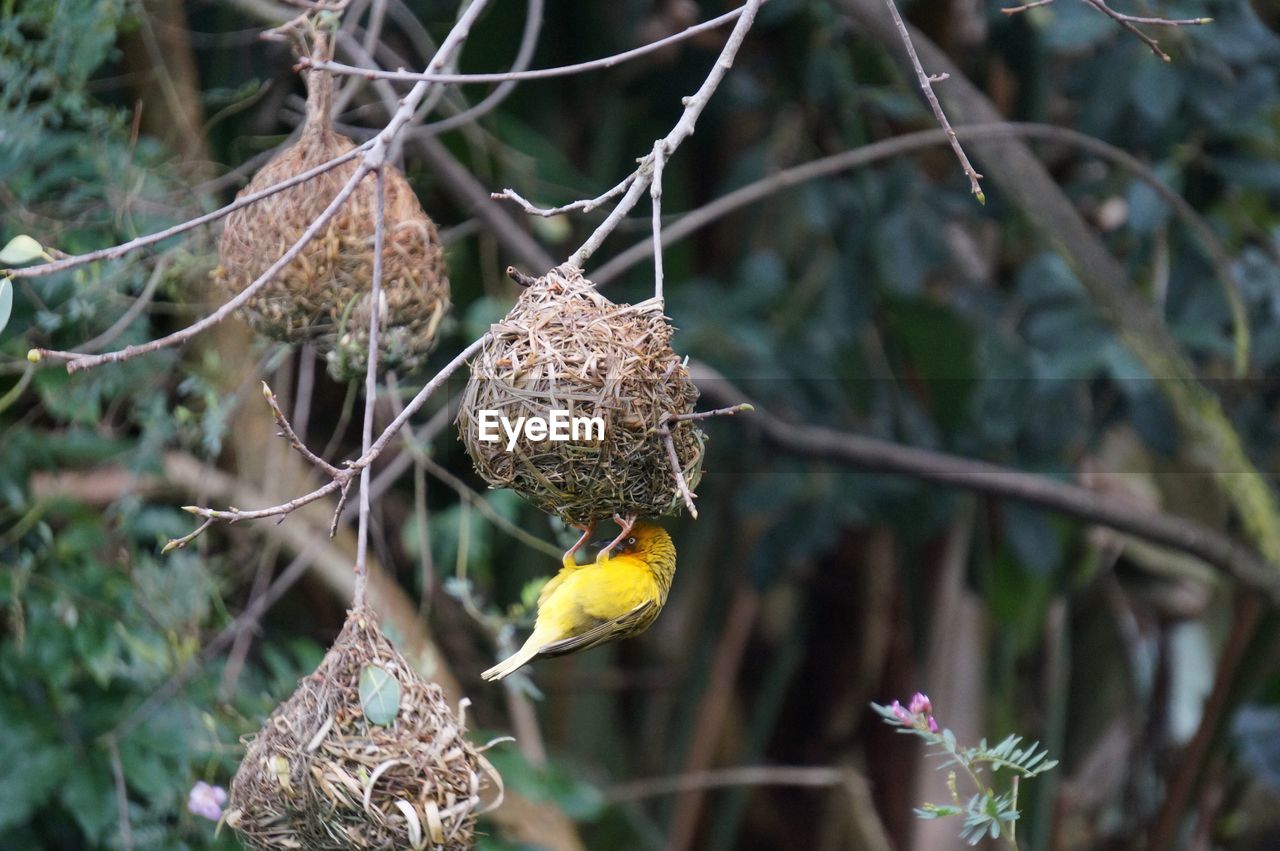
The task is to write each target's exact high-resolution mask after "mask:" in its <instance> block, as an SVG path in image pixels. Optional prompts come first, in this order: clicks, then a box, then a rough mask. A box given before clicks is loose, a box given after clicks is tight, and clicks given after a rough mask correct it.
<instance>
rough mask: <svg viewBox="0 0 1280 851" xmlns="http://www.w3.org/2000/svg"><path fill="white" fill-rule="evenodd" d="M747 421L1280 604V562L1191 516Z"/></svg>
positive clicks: (820, 431) (832, 456) (705, 383)
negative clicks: (1124, 541)
mask: <svg viewBox="0 0 1280 851" xmlns="http://www.w3.org/2000/svg"><path fill="white" fill-rule="evenodd" d="M689 366H690V373H691V374H692V376H693V378H694V380H695V381H696V382H697V384H698V388H699V390H701V391H702V393H703V395H704V396H707V397H708V398H711V399H716V400H718V401H729V400H736V399H742V398H745V397H744V395H743V393H742V391H740V390H739V389H737V388H736V387H734V386H733V385H732V384H731V383H730V382H729V380H728V379H726V378H724V377H723V376H722V375H720V374H719V373H717V372H716V371H715V370H713V369H711V368H710V367H708V366H706V365H705V364H701V363H697V362H690V365H689ZM750 422H752V423H754V424H756V425H757V427H758V428H759V429H760V433H761V435H762V436H763V437H764V439H765V440H766V441H768V442H769V443H771V444H773V445H774V446H777V447H778V448H780V449H783V450H785V451H787V452H790V453H792V454H794V455H798V456H800V457H804V458H814V459H817V460H820V461H827V462H829V463H837V464H844V465H848V466H851V467H854V468H856V469H858V470H865V471H867V472H874V473H889V474H893V475H900V476H907V477H910V478H913V479H918V480H920V481H925V482H932V483H934V484H941V485H948V486H951V487H959V488H964V489H966V490H971V491H976V492H978V493H985V494H988V495H990V496H996V497H1001V498H1005V499H1014V500H1017V501H1019V502H1025V503H1027V504H1029V505H1035V506H1039V507H1041V508H1047V509H1050V510H1053V511H1057V512H1060V513H1062V514H1066V515H1069V516H1071V517H1076V518H1079V519H1081V520H1085V521H1088V522H1090V523H1097V524H1099V525H1102V526H1107V527H1110V528H1112V529H1116V530H1118V531H1121V532H1127V533H1129V534H1131V535H1134V536H1136V537H1139V538H1142V539H1143V540H1146V541H1150V542H1151V543H1154V544H1160V545H1162V546H1166V547H1170V548H1172V549H1176V550H1179V551H1181V552H1185V553H1188V554H1190V555H1193V556H1196V557H1197V558H1199V559H1202V560H1203V561H1205V562H1207V563H1209V564H1210V565H1212V566H1214V567H1216V568H1218V569H1219V570H1220V571H1221V572H1223V573H1224V574H1226V575H1228V576H1231V577H1233V578H1234V579H1236V580H1238V581H1239V582H1241V583H1242V584H1244V585H1247V586H1248V587H1250V588H1252V589H1254V590H1256V591H1258V592H1259V593H1261V594H1264V595H1265V596H1266V597H1267V598H1268V599H1270V600H1271V601H1272V602H1276V603H1280V575H1277V573H1276V570H1275V566H1273V565H1271V564H1270V563H1268V562H1267V561H1265V560H1264V559H1263V558H1262V557H1260V556H1259V555H1258V554H1257V552H1255V551H1254V550H1252V549H1250V548H1249V547H1247V546H1246V545H1244V544H1242V543H1240V542H1238V541H1236V540H1234V539H1233V538H1231V537H1229V536H1227V535H1224V534H1222V533H1221V532H1218V531H1217V530H1215V529H1210V528H1209V527H1207V526H1203V525H1201V524H1199V523H1197V522H1196V521H1194V520H1190V519H1187V518H1182V517H1175V516H1173V515H1170V514H1163V513H1160V512H1155V511H1150V510H1147V509H1144V508H1139V507H1137V506H1135V505H1133V504H1132V503H1130V502H1128V501H1125V500H1122V499H1117V498H1115V497H1112V496H1109V495H1107V494H1103V493H1099V492H1097V491H1092V490H1089V489H1087V488H1083V487H1080V486H1079V485H1073V484H1068V483H1066V482H1059V481H1055V480H1053V479H1050V478H1046V477H1044V476H1038V475H1034V474H1031V473H1024V472H1021V471H1019V470H1012V469H1010V468H1008V467H1002V466H999V465H996V464H990V463H987V462H985V461H975V460H972V459H969V458H961V457H958V456H955V455H948V454H946V453H942V452H935V451H932V450H928V449H916V448H914V447H909V446H902V445H900V444H897V443H892V442H889V441H885V440H878V439H876V438H873V437H866V436H864V435H860V434H853V433H849V432H840V431H835V430H833V429H828V428H822V427H819V426H806V425H799V424H796V423H791V422H786V421H784V420H782V419H780V418H778V417H777V416H775V415H773V414H771V413H769V412H768V411H765V410H762V409H761V408H760V407H759V406H756V408H755V414H754V415H753V416H752V417H751V419H750Z"/></svg>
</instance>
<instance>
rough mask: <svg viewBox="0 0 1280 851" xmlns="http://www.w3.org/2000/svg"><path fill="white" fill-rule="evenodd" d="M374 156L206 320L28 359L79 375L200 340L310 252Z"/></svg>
mask: <svg viewBox="0 0 1280 851" xmlns="http://www.w3.org/2000/svg"><path fill="white" fill-rule="evenodd" d="M374 150H377V149H376V148H374V149H370V154H372V152H373V151H374ZM370 154H366V159H365V160H364V161H363V162H361V163H360V165H359V166H358V167H357V168H356V171H355V173H354V174H352V175H351V178H350V179H349V180H348V181H347V182H346V184H345V185H344V186H343V187H342V188H341V189H340V190H339V191H338V194H337V195H335V196H334V197H333V200H332V201H330V202H329V206H327V207H325V209H324V212H322V213H321V214H320V215H319V216H317V217H316V218H315V220H314V221H312V222H311V224H310V225H308V227H307V229H306V230H305V231H303V232H302V236H300V237H298V241H297V242H295V243H294V244H293V245H292V246H290V247H289V250H288V251H286V252H285V253H284V254H282V255H281V256H280V257H279V258H278V259H277V260H276V262H274V263H272V264H271V265H270V266H269V267H267V270H266V271H265V272H263V273H262V274H261V275H259V276H258V278H257V280H255V281H254V282H253V283H252V284H250V285H249V286H247V287H245V288H244V289H243V290H241V291H240V292H239V293H237V294H236V296H235V297H234V298H232V299H231V300H230V301H228V302H226V303H225V304H223V305H222V306H221V307H219V308H218V309H217V310H215V311H214V312H213V313H211V314H209V315H208V316H206V317H204V318H203V319H200V320H198V321H196V322H193V323H192V324H190V325H188V326H186V327H185V328H182V329H179V330H178V331H175V332H173V333H172V334H169V335H168V336H166V337H159V338H157V339H155V340H150V341H148V342H146V343H139V344H137V345H134V346H126V347H124V348H123V349H117V350H116V351H113V352H105V353H103V354H100V355H88V354H85V353H84V352H75V351H56V350H53V349H32V353H31V354H28V355H27V357H28V359H32V358H33V357H34V358H35V359H36V360H61V361H66V362H67V372H78V371H79V370H82V369H91V368H93V367H96V366H101V365H102V364H107V363H117V362H120V361H126V360H132V359H133V358H135V357H138V356H139V355H144V354H147V353H148V352H154V351H158V350H159V349H163V348H167V347H169V346H176V345H178V344H180V343H184V342H186V341H187V340H190V339H191V338H192V337H195V336H197V335H198V334H200V333H201V332H203V331H205V330H206V329H208V328H212V327H213V326H214V325H217V324H218V323H219V322H221V321H222V320H223V319H226V318H227V317H228V316H230V315H231V314H232V313H234V312H235V311H236V310H238V309H239V308H240V306H241V305H243V304H244V303H245V302H247V301H249V299H251V298H253V297H254V296H256V295H257V294H258V292H259V291H260V290H262V289H263V288H264V287H265V286H266V285H267V284H269V283H270V282H271V280H272V279H273V278H275V276H276V275H277V274H278V273H279V272H280V270H281V269H283V268H284V267H285V266H287V265H289V263H291V262H293V259H294V258H295V257H297V256H298V255H299V254H301V253H302V249H304V248H306V246H307V244H308V243H309V242H311V240H312V239H313V238H314V237H315V236H316V234H318V233H319V232H320V231H321V230H322V229H323V228H325V227H326V226H328V224H329V220H330V219H332V218H333V217H334V216H335V215H336V214H337V212H338V209H339V208H340V207H341V206H342V205H343V204H344V203H346V200H347V199H348V198H349V197H351V193H352V192H354V191H355V188H356V184H358V183H359V182H360V180H361V179H362V178H363V177H364V176H365V175H366V174H368V172H369V170H370V168H371V166H370V165H369V159H368V157H369V156H370Z"/></svg>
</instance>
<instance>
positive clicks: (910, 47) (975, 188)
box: [884, 0, 987, 204]
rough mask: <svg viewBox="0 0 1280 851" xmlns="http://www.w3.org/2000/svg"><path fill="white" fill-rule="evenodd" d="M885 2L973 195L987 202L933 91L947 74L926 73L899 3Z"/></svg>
mask: <svg viewBox="0 0 1280 851" xmlns="http://www.w3.org/2000/svg"><path fill="white" fill-rule="evenodd" d="M884 2H885V5H887V6H888V7H889V14H891V15H892V16H893V23H894V25H895V26H897V28H898V35H899V36H900V37H901V38H902V44H903V46H905V47H906V48H907V56H909V57H911V66H912V67H913V68H915V69H916V79H918V80H919V81H920V89H921V91H923V92H924V96H925V98H926V99H927V100H928V101H929V106H930V107H932V109H933V115H934V117H935V118H937V119H938V123H939V124H941V125H942V129H943V130H944V131H945V132H946V134H947V141H948V142H950V143H951V150H953V151H955V154H956V158H957V159H958V160H960V167H961V168H963V169H964V173H965V174H966V175H967V176H968V177H969V191H970V192H971V193H972V194H973V197H975V198H977V199H978V203H979V204H985V203H987V196H986V195H985V194H984V193H983V191H982V184H981V183H979V182H978V181H980V180H981V179H982V175H981V174H978V171H977V169H975V168H974V167H973V164H972V163H970V162H969V157H968V155H967V154H965V152H964V148H962V147H960V140H959V139H957V138H956V131H955V130H952V129H951V122H950V121H948V120H947V114H946V113H945V112H943V111H942V104H941V103H939V102H938V96H937V95H935V94H934V93H933V84H934V83H935V82H940V81H942V80H945V79H946V78H947V75H946V74H941V75H937V76H931V75H929V74H926V73H925V71H924V66H923V65H921V64H920V57H919V56H917V55H916V46H915V45H914V44H912V42H911V33H909V32H907V25H906V24H905V23H903V21H902V15H901V14H899V13H898V6H897V4H895V3H894V2H893V0H884Z"/></svg>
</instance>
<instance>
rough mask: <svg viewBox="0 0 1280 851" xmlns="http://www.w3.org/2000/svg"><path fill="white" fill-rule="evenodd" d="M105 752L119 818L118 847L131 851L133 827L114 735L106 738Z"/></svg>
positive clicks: (121, 764) (118, 746)
mask: <svg viewBox="0 0 1280 851" xmlns="http://www.w3.org/2000/svg"><path fill="white" fill-rule="evenodd" d="M106 746H107V753H108V754H109V755H110V756H111V779H112V780H113V781H114V782H115V787H116V814H117V818H118V819H119V830H120V847H121V848H123V849H124V851H133V827H132V826H131V825H130V824H129V787H128V785H127V784H126V783H125V779H124V764H123V763H122V762H121V761H120V743H119V741H118V740H117V739H116V737H115V736H108V737H107V739H106Z"/></svg>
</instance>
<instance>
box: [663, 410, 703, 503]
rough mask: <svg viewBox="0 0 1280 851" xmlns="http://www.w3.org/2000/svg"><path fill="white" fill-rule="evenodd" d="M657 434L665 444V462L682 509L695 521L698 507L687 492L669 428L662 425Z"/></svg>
mask: <svg viewBox="0 0 1280 851" xmlns="http://www.w3.org/2000/svg"><path fill="white" fill-rule="evenodd" d="M658 434H660V435H662V442H663V443H664V444H666V447H667V460H668V461H670V462H671V474H672V475H673V476H674V477H675V480H676V489H677V490H679V491H680V498H681V499H683V500H684V507H685V508H687V509H689V516H690V517H692V518H693V519H694V520H697V519H698V507H697V506H696V505H694V504H693V497H694V494H693V492H692V491H690V490H689V483H688V482H687V481H685V478H684V470H682V469H680V455H679V454H678V453H677V452H676V442H675V439H674V438H672V437H671V427H670V426H669V425H668V424H666V423H663V424H662V425H661V426H659V427H658Z"/></svg>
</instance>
